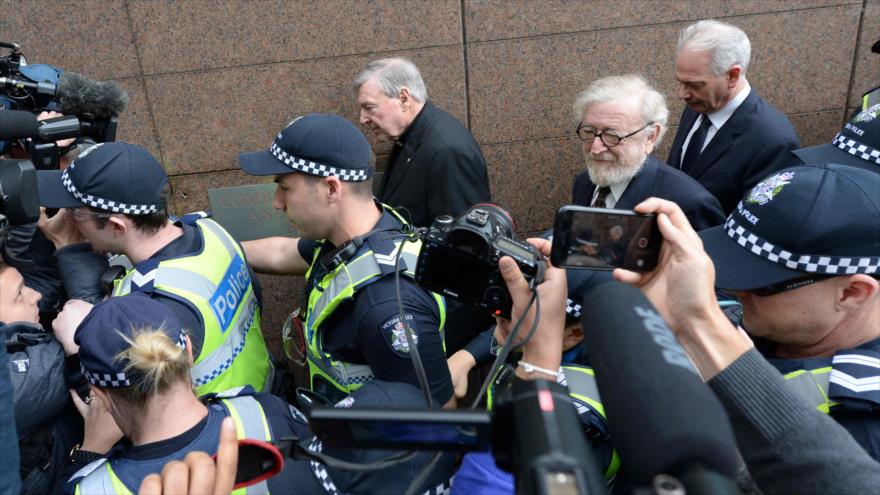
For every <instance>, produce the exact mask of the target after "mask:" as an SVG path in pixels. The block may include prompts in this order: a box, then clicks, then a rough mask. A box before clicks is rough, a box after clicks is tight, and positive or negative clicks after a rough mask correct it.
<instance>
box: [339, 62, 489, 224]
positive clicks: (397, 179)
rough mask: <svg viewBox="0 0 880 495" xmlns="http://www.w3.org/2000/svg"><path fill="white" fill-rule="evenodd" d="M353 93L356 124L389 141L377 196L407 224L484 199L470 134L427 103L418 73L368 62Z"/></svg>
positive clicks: (483, 177) (484, 179)
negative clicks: (357, 116) (388, 155)
mask: <svg viewBox="0 0 880 495" xmlns="http://www.w3.org/2000/svg"><path fill="white" fill-rule="evenodd" d="M354 90H355V93H356V95H357V102H358V106H359V107H360V122H361V124H363V125H365V126H368V127H369V128H370V130H372V131H373V133H374V134H375V135H376V136H377V137H378V138H379V139H380V140H388V139H390V140H392V141H394V148H393V149H392V151H391V159H390V161H389V163H388V167H387V168H386V169H385V173H384V174H383V176H382V181H381V182H380V184H379V190H378V191H377V196H378V198H379V200H380V201H382V202H383V203H386V204H388V205H389V206H393V207H395V208H399V209H400V210H402V211H400V213H401V214H403V215H404V217H406V218H407V219H409V220H410V221H411V223H412V224H413V225H415V226H417V227H427V226H428V225H430V224H431V222H433V221H434V219H435V218H436V217H438V216H440V215H452V216H457V215H458V214H460V213H462V212H463V211H464V210H466V209H467V208H468V207H470V206H472V205H474V204H476V203H484V202H487V201H489V200H490V197H489V176H488V174H487V172H486V160H485V158H483V153H482V152H481V151H480V147H479V145H477V142H476V141H475V140H474V138H473V136H472V135H471V133H470V131H468V130H467V128H466V127H465V126H464V125H462V124H461V122H459V121H458V120H456V119H455V117H453V116H451V115H449V114H448V113H446V112H444V111H443V110H440V109H439V108H437V107H436V106H434V105H433V104H432V103H431V102H429V101H428V91H427V89H425V82H424V81H423V80H422V75H421V74H420V73H419V69H418V68H417V67H416V66H415V65H414V64H413V63H412V62H411V61H410V60H408V59H405V58H386V59H381V60H376V61H373V62H371V63H370V64H369V65H367V67H366V68H365V69H364V70H363V71H361V72H360V74H358V75H357V77H356V78H355V80H354Z"/></svg>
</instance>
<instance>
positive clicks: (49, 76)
mask: <svg viewBox="0 0 880 495" xmlns="http://www.w3.org/2000/svg"><path fill="white" fill-rule="evenodd" d="M0 49H6V50H8V52H6V53H5V54H0V110H5V111H10V110H13V111H14V110H18V111H22V112H29V113H32V114H34V115H37V114H39V113H40V112H42V111H57V112H61V113H63V114H64V116H63V117H58V118H54V119H49V120H45V121H36V118H35V117H34V118H33V119H32V120H30V121H28V120H27V118H26V116H17V117H12V116H10V115H7V116H5V119H4V122H3V124H4V125H3V126H0V140H4V141H0V154H4V153H6V152H7V151H8V147H9V142H8V141H5V140H12V139H24V138H30V141H29V142H28V143H27V151H28V154H29V155H30V158H31V161H33V162H34V164H35V166H36V167H37V168H39V169H55V168H57V167H58V161H59V159H60V155H62V154H63V152H66V151H67V150H59V149H58V148H57V146H56V145H55V141H59V140H63V139H69V138H78V137H84V138H89V139H91V140H93V141H95V142H98V143H103V142H108V141H114V140H115V139H116V128H117V125H118V122H119V117H118V116H119V114H120V113H122V112H123V111H124V110H125V107H126V105H127V104H128V95H127V94H126V93H125V91H124V90H122V88H121V87H120V86H119V85H118V84H117V83H116V82H112V81H107V82H98V81H93V80H91V79H88V78H86V77H83V76H81V75H79V74H75V73H73V72H69V71H64V70H62V69H59V68H57V67H54V66H51V65H48V64H35V65H29V64H28V63H27V60H26V59H25V57H24V55H23V54H22V53H21V46H20V45H18V44H17V43H5V42H0Z"/></svg>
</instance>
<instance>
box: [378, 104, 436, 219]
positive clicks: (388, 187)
mask: <svg viewBox="0 0 880 495" xmlns="http://www.w3.org/2000/svg"><path fill="white" fill-rule="evenodd" d="M433 109H434V105H432V104H431V102H429V101H426V102H425V106H424V107H423V108H422V111H421V112H419V114H418V115H416V118H415V119H414V120H413V122H412V124H410V126H409V128H408V129H407V130H406V131H405V132H404V135H403V137H402V142H403V146H401V148H400V150H399V153H397V155H396V157H395V156H394V155H392V158H394V161H393V162H392V163H389V170H388V177H387V178H386V177H383V178H382V200H383V201H386V202H387V201H388V198H390V197H391V195H392V194H394V191H396V190H397V188H398V187H400V185H401V184H402V183H403V179H404V178H405V177H406V176H407V175H408V174H409V169H410V167H412V166H413V165H414V161H415V156H416V152H417V151H418V149H419V146H421V144H422V141H423V140H424V138H425V135H426V134H427V131H428V130H429V129H430V127H431V124H432V122H433V120H434V119H433V116H434V112H433Z"/></svg>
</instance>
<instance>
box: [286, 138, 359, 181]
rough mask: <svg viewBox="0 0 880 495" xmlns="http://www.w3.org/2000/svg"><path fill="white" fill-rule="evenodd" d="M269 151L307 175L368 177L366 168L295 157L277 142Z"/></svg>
mask: <svg viewBox="0 0 880 495" xmlns="http://www.w3.org/2000/svg"><path fill="white" fill-rule="evenodd" d="M269 153H272V155H273V156H274V157H275V158H277V159H278V160H279V161H280V162H281V163H283V164H284V165H286V166H288V167H290V168H291V169H293V170H297V171H299V172H303V173H306V174H309V175H317V176H320V177H330V176H331V175H335V176H336V177H339V180H342V181H347V182H362V181H365V180H367V179H369V178H370V177H369V175H368V171H367V170H362V169H357V170H355V169H347V168H337V167H331V166H329V165H323V164H320V163H316V162H312V161H309V160H306V159H303V158H297V157H295V156H293V155H291V154H289V153H287V152H286V151H284V150H283V149H281V147H280V146H278V144H277V143H272V146H270V147H269Z"/></svg>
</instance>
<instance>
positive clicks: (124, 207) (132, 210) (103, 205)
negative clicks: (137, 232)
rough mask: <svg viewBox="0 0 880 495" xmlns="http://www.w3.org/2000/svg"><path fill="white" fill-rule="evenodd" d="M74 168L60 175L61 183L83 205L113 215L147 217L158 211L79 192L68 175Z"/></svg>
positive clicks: (153, 208)
mask: <svg viewBox="0 0 880 495" xmlns="http://www.w3.org/2000/svg"><path fill="white" fill-rule="evenodd" d="M74 166H75V164H71V165H70V166H69V167H67V169H66V170H65V171H64V173H62V174H61V183H62V184H64V187H66V188H67V190H68V191H70V194H73V197H75V198H76V199H78V200H80V201H81V202H82V203H83V204H84V205H86V206H91V207H92V208H97V209H99V210H104V211H110V212H113V213H125V214H127V215H147V214H150V213H155V212H156V210H158V209H159V208H158V206H157V205H130V204H126V203H120V202H119V201H110V200H109V199H104V198H99V197H97V196H92V195H91V194H85V193H83V192H81V191H80V190H78V189H77V188H76V186H75V185H74V184H73V180H72V179H71V178H70V174H69V173H68V172H72V171H73V167H74Z"/></svg>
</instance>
